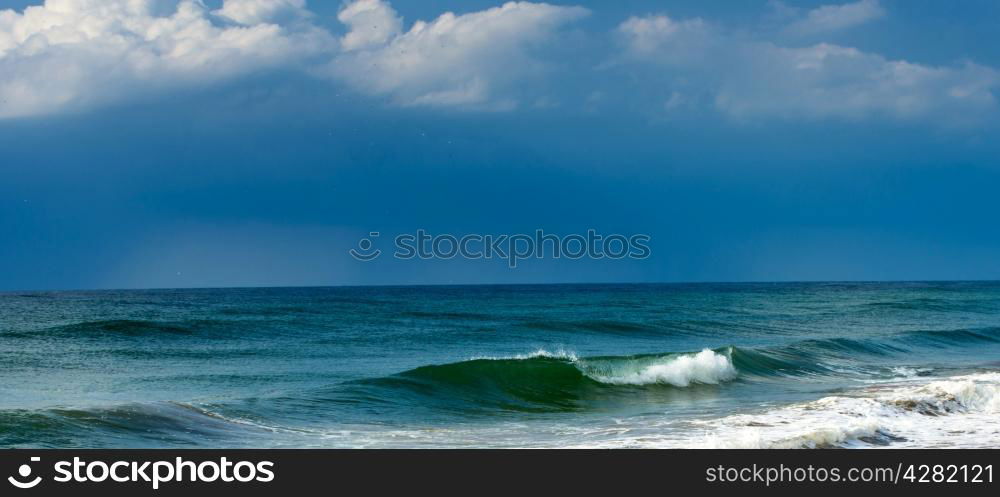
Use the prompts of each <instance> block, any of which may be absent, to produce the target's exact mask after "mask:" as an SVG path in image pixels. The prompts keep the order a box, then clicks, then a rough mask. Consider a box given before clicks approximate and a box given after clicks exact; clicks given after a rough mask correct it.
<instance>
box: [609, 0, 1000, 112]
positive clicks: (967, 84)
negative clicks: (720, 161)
mask: <svg viewBox="0 0 1000 497" xmlns="http://www.w3.org/2000/svg"><path fill="white" fill-rule="evenodd" d="M867 3H872V4H874V5H876V6H877V4H875V3H874V2H859V4H867ZM856 6H857V4H851V6H850V7H852V8H854V7H856ZM846 8H847V7H841V8H837V9H827V8H826V7H821V8H819V9H816V10H815V11H813V12H811V13H810V16H809V17H807V18H806V21H808V22H813V21H810V19H813V18H814V17H815V18H817V19H818V18H822V19H826V20H827V21H825V22H824V23H819V24H823V25H824V26H833V25H839V26H846V25H847V23H846V21H844V22H840V23H839V24H838V23H835V22H833V21H831V20H830V19H832V18H834V17H836V16H835V15H834V13H842V12H843V10H844V9H846ZM819 11H822V12H826V13H825V14H823V15H822V16H819V15H816V16H814V15H813V14H814V13H816V12H819ZM831 12H832V13H831ZM852 19H854V20H857V19H860V16H857V15H853V17H852ZM815 23H818V21H815ZM817 25H818V24H817ZM618 31H619V35H620V37H621V38H622V40H623V41H624V51H625V60H627V61H628V62H629V63H632V64H640V65H644V66H648V67H650V68H652V69H653V70H654V71H655V72H656V76H657V77H656V81H657V84H660V85H662V86H663V87H664V88H666V89H669V90H670V91H671V93H670V100H668V101H667V103H666V106H667V107H668V108H669V107H670V106H671V105H672V104H671V101H674V102H676V101H677V100H678V99H679V98H683V97H684V96H685V95H696V96H698V97H701V99H702V100H708V101H709V102H711V107H713V108H714V109H715V110H717V111H719V112H722V113H724V114H725V115H728V116H730V117H733V118H736V119H750V118H768V117H771V118H785V119H825V118H835V119H848V120H859V119H864V118H872V117H881V118H891V119H901V120H912V119H921V118H931V119H940V120H946V121H949V122H963V121H969V120H972V119H975V118H976V117H978V116H980V115H981V114H983V113H984V112H992V110H993V109H994V108H995V106H996V98H995V96H994V94H993V91H994V90H995V89H996V88H997V86H998V85H1000V74H998V72H997V71H996V70H995V69H992V68H990V67H985V66H981V65H977V64H974V63H971V62H963V63H960V64H956V65H954V66H929V65H923V64H918V63H913V62H908V61H905V60H892V59H889V58H886V57H883V56H882V55H879V54H875V53H868V52H864V51H861V50H858V49H855V48H852V47H845V46H840V45H836V44H831V43H817V44H814V45H809V46H804V47H786V46H781V45H778V44H776V43H774V42H771V41H762V40H756V39H747V38H745V37H740V36H737V35H735V34H732V33H729V32H727V31H726V30H725V29H723V28H720V27H717V26H713V25H711V24H710V23H707V22H705V21H704V20H702V19H689V20H676V19H672V18H670V17H668V16H666V15H650V16H645V17H633V18H630V19H628V20H627V21H625V22H623V23H622V24H621V25H620V26H619V27H618Z"/></svg>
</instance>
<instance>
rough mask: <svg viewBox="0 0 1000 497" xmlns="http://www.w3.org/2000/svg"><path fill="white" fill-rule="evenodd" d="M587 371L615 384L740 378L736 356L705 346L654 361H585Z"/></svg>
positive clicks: (677, 383)
mask: <svg viewBox="0 0 1000 497" xmlns="http://www.w3.org/2000/svg"><path fill="white" fill-rule="evenodd" d="M582 366H583V367H582V368H581V369H582V370H583V371H584V373H585V374H587V375H588V376H590V377H591V378H593V379H595V380H597V381H599V382H601V383H609V384H613V385H653V384H669V385H674V386H677V387H686V386H689V385H691V384H692V383H701V384H711V385H714V384H717V383H722V382H725V381H729V380H732V379H733V378H736V374H737V373H736V368H735V367H733V362H732V360H731V359H730V358H729V357H728V356H727V355H723V354H719V353H716V352H715V351H712V350H709V349H705V350H702V351H701V352H699V353H697V354H690V355H679V356H669V357H663V358H659V359H657V360H656V362H654V363H652V364H644V363H634V362H626V361H622V362H621V363H619V364H611V365H604V367H595V366H590V365H587V364H583V365H582Z"/></svg>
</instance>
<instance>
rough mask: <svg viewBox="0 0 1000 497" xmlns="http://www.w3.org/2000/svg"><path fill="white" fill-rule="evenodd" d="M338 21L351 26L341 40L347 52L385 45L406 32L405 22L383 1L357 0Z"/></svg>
mask: <svg viewBox="0 0 1000 497" xmlns="http://www.w3.org/2000/svg"><path fill="white" fill-rule="evenodd" d="M337 19H339V20H340V22H342V23H344V24H345V25H347V27H348V32H347V34H346V35H345V36H344V37H343V38H342V39H341V46H343V47H344V50H348V51H350V50H359V49H366V48H377V47H380V46H384V45H385V44H386V43H388V42H389V41H390V40H392V39H393V38H395V37H396V36H399V35H400V34H402V33H403V19H402V18H400V17H399V15H398V14H396V11H395V10H393V8H392V7H391V6H390V5H389V4H388V3H386V2H382V1H381V0H356V1H355V2H353V3H350V4H348V5H346V6H344V8H343V9H341V11H340V13H339V14H338V15H337Z"/></svg>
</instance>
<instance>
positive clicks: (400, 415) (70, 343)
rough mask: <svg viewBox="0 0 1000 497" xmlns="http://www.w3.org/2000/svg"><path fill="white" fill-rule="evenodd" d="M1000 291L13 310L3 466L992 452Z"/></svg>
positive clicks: (307, 293)
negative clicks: (27, 452) (129, 454)
mask: <svg viewBox="0 0 1000 497" xmlns="http://www.w3.org/2000/svg"><path fill="white" fill-rule="evenodd" d="M998 414H1000V283H992V282H931V283H920V282H913V283H773V284H764V283H761V284H637V285H624V284H623V285H529V286H428V287H335V288H274V289H198V290H143V291H71V292H8V293H2V294H0V447H5V448H11V447H46V448H244V447H257V448H269V447H281V448H312V447H317V448H386V447H391V448H398V447H412V448H469V447H471V448H479V447H483V448H488V447H539V448H545V447H552V448H566V447H573V448H589V447H593V448H709V447H722V448H881V447H888V448H906V447H956V448H957V447H989V448H995V447H998V446H1000V422H998V421H997V420H998V419H1000V417H998Z"/></svg>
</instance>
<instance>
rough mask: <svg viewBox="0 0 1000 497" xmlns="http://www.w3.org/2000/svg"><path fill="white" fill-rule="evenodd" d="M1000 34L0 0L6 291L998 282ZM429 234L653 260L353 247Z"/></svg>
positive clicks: (925, 22) (821, 18)
mask: <svg viewBox="0 0 1000 497" xmlns="http://www.w3.org/2000/svg"><path fill="white" fill-rule="evenodd" d="M997 33H1000V3H997V2H995V1H992V0H966V1H963V2H939V1H930V0H926V1H922V0H859V1H854V2H834V1H833V0H826V1H791V0H788V1H776V0H770V1H768V0H760V1H753V0H747V1H740V2H701V1H693V0H670V1H641V0H623V1H620V2H596V1H583V0H581V1H578V2H568V3H552V4H545V3H532V2H517V3H513V2H512V3H500V2H496V1H487V0H421V1H416V0H406V1H404V0H394V1H392V2H389V1H384V0H355V1H347V2H319V1H316V0H313V1H309V2H306V1H305V0H225V1H221V0H219V1H208V0H206V1H204V2H201V1H194V0H182V1H176V0H99V1H98V0H47V1H45V2H41V1H40V0H36V1H22V0H0V290H30V289H91V288H186V287H229V286H314V285H375V284H378V285H385V284H473V283H568V282H671V281H685V282H687V281H806V280H837V281H843V280H940V279H945V280H949V279H962V280H964V279H1000V257H998V254H1000V225H998V223H997V218H998V215H1000V203H998V201H997V198H998V196H997V191H998V190H1000V140H998V138H1000V122H998V117H1000V105H998V103H997V96H998V95H1000V43H998V41H1000V40H998V34H997ZM418 229H424V230H427V231H428V232H430V233H434V234H445V233H448V234H456V235H459V236H461V235H463V234H515V233H534V232H535V230H538V229H541V230H544V231H545V232H546V233H554V234H559V235H570V234H575V233H585V232H586V231H587V230H589V229H594V230H597V231H598V232H600V233H604V234H611V233H621V234H626V235H629V234H638V233H642V234H647V235H649V236H650V239H651V241H650V243H649V246H650V252H651V255H650V257H649V258H647V259H642V260H633V259H622V260H609V259H600V260H592V259H580V260H567V259H552V258H543V259H532V260H528V261H524V262H523V263H521V264H519V265H518V266H517V267H516V268H513V269H512V268H510V267H508V264H506V263H505V262H504V261H498V260H463V259H460V258H456V259H451V260H397V259H394V258H393V257H389V256H382V257H380V258H378V259H376V260H374V261H370V262H362V261H358V260H355V259H354V258H352V257H351V256H350V255H349V253H348V251H349V250H350V249H351V248H354V247H357V246H358V242H359V240H360V239H361V238H364V237H366V236H367V235H368V233H370V232H372V231H377V232H379V233H381V234H382V236H381V238H379V239H377V240H376V242H377V243H376V245H378V246H379V248H381V249H384V250H387V251H389V252H391V251H392V246H391V245H392V242H391V238H392V236H394V235H395V234H404V233H414V232H415V231H416V230H418ZM379 244H381V245H379Z"/></svg>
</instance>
